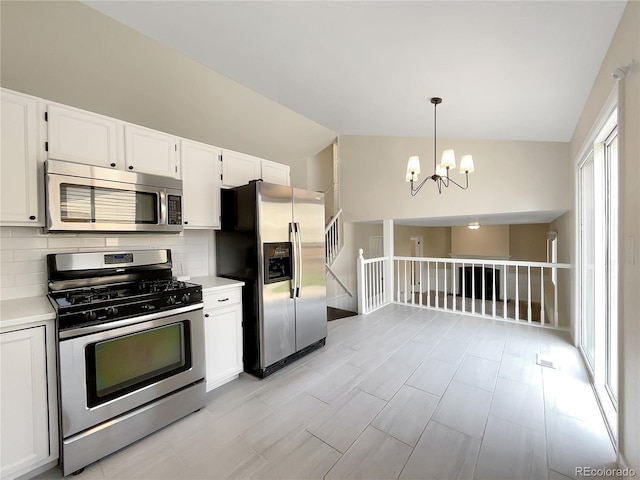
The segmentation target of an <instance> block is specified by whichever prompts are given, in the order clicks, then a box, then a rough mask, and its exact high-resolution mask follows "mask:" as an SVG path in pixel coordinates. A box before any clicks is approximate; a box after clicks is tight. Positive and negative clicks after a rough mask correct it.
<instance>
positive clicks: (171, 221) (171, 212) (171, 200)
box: [167, 195, 182, 225]
mask: <svg viewBox="0 0 640 480" xmlns="http://www.w3.org/2000/svg"><path fill="white" fill-rule="evenodd" d="M167 224H168V225H182V197H181V196H180V195H167Z"/></svg>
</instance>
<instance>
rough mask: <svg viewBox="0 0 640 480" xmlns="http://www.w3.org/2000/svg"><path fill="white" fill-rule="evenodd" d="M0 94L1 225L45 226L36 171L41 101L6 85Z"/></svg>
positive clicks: (41, 143)
mask: <svg viewBox="0 0 640 480" xmlns="http://www.w3.org/2000/svg"><path fill="white" fill-rule="evenodd" d="M0 98H1V101H2V104H1V106H0V115H1V117H0V118H1V121H0V124H1V131H0V146H1V150H0V164H1V172H0V190H1V192H0V194H1V195H2V198H1V201H2V203H1V204H0V208H1V211H0V225H31V226H44V218H43V215H42V212H43V208H42V205H43V203H44V202H43V198H42V195H39V192H40V190H41V189H40V188H39V185H40V184H41V175H39V174H38V170H39V169H40V167H41V165H42V162H43V160H44V141H41V135H40V125H41V124H42V121H40V119H41V118H43V117H41V116H40V113H41V111H40V109H39V106H40V103H39V102H38V99H36V98H34V97H30V96H28V95H21V94H17V93H14V92H11V91H9V90H5V89H3V90H2V92H1V95H0Z"/></svg>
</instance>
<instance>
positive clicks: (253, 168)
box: [222, 150, 262, 187]
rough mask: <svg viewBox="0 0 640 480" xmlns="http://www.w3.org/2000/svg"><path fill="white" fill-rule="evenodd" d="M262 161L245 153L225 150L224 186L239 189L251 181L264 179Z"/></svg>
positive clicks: (223, 164)
mask: <svg viewBox="0 0 640 480" xmlns="http://www.w3.org/2000/svg"><path fill="white" fill-rule="evenodd" d="M260 162H261V160H260V159H259V158H258V157H252V156H251V155H245V154H244V153H238V152H233V151H231V150H224V151H223V152H222V186H223V187H238V186H240V185H246V184H247V183H249V181H251V180H257V179H259V178H262V173H261V170H262V169H261V166H260Z"/></svg>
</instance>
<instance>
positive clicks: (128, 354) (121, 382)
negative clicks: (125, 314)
mask: <svg viewBox="0 0 640 480" xmlns="http://www.w3.org/2000/svg"><path fill="white" fill-rule="evenodd" d="M189 338H190V333H189V324H188V322H180V323H175V324H171V325H168V326H164V327H158V328H153V329H149V330H145V331H143V332H139V333H134V334H131V335H126V336H122V337H118V338H113V339H109V340H105V341H103V342H97V343H94V344H91V345H89V346H88V347H87V349H86V356H87V392H88V397H89V398H88V404H89V406H95V405H99V404H101V403H104V402H106V401H109V400H111V399H113V398H116V397H119V396H121V395H124V394H126V393H128V392H131V391H134V390H137V389H139V388H142V387H144V386H146V385H150V384H151V383H154V382H156V381H159V380H162V379H163V378H167V377H170V376H171V375H175V374H176V373H179V372H182V371H185V370H188V369H189V368H191V355H190V354H189V348H190V342H189Z"/></svg>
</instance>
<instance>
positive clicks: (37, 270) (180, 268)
mask: <svg viewBox="0 0 640 480" xmlns="http://www.w3.org/2000/svg"><path fill="white" fill-rule="evenodd" d="M213 242H214V239H213V232H212V231H209V230H185V231H184V232H183V233H181V234H177V235H164V234H157V235H156V234H154V235H144V234H126V235H125V234H122V235H96V234H44V233H42V229H40V228H35V227H0V272H1V273H2V275H0V299H1V300H8V299H11V298H24V297H33V296H39V295H46V294H47V264H46V258H47V254H50V253H64V252H79V251H82V252H88V251H92V250H96V251H122V250H141V249H149V248H169V249H171V253H172V260H173V274H174V275H176V276H178V275H180V276H182V275H186V276H191V277H197V276H204V275H209V271H210V270H211V272H215V255H213V254H212V246H213Z"/></svg>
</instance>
